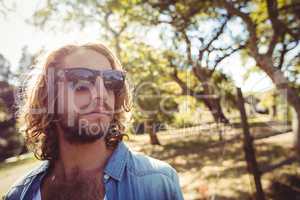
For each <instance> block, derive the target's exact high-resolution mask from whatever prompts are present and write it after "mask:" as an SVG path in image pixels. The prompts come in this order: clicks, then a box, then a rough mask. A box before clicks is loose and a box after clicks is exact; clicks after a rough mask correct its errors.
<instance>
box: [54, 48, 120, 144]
mask: <svg viewBox="0 0 300 200" xmlns="http://www.w3.org/2000/svg"><path fill="white" fill-rule="evenodd" d="M63 61H64V62H63V64H62V66H63V67H62V68H64V69H68V68H69V69H70V68H89V69H92V70H109V69H112V66H111V64H110V62H109V61H108V59H107V58H106V57H105V56H104V55H102V54H100V53H98V52H96V51H94V50H89V49H80V50H77V51H75V52H74V53H72V54H70V55H68V56H66V57H65V58H64V60H63ZM56 84H58V101H57V103H58V114H59V116H60V118H61V121H60V122H59V124H60V126H61V127H62V129H63V132H64V135H63V136H64V138H65V139H66V140H67V141H68V142H71V143H72V142H77V143H84V142H93V141H95V140H97V139H99V138H101V137H103V135H105V133H106V131H107V130H108V128H109V125H110V122H111V121H112V118H113V111H114V105H115V95H114V92H113V91H112V90H109V89H107V88H105V86H104V82H103V79H102V77H101V76H98V77H97V79H96V81H95V83H90V82H87V81H78V82H77V83H74V82H71V81H59V82H58V83H56ZM80 88H85V89H80Z"/></svg>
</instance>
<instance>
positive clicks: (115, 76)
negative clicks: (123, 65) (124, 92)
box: [103, 71, 125, 90]
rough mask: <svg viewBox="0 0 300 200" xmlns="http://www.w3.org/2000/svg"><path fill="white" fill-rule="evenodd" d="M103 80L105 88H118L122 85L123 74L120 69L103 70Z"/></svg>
mask: <svg viewBox="0 0 300 200" xmlns="http://www.w3.org/2000/svg"><path fill="white" fill-rule="evenodd" d="M103 80H104V85H105V87H106V88H107V89H111V90H120V89H122V88H123V86H124V81H125V74H124V73H123V72H121V71H105V72H104V73H103Z"/></svg>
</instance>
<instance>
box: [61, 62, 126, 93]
mask: <svg viewBox="0 0 300 200" xmlns="http://www.w3.org/2000/svg"><path fill="white" fill-rule="evenodd" d="M57 70H58V72H57V73H56V75H57V76H58V77H59V79H64V80H68V77H67V76H68V75H67V73H68V72H70V71H72V70H84V71H88V72H91V73H92V74H93V80H88V81H90V82H91V83H93V84H94V81H95V80H96V79H97V77H98V76H100V77H101V78H102V79H103V80H104V86H105V88H106V89H108V90H113V91H118V90H121V89H122V88H123V87H124V82H125V80H126V73H127V71H125V70H116V69H105V70H95V69H90V68H84V67H75V68H63V69H62V68H59V69H57ZM114 71H117V72H120V73H121V75H122V76H121V77H122V82H123V87H122V88H120V89H113V88H109V87H107V85H106V84H105V80H106V79H105V76H104V74H105V73H107V72H114ZM81 80H86V79H81ZM70 81H74V80H70Z"/></svg>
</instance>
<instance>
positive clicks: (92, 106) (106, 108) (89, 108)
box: [79, 101, 114, 115]
mask: <svg viewBox="0 0 300 200" xmlns="http://www.w3.org/2000/svg"><path fill="white" fill-rule="evenodd" d="M100 108H101V109H100ZM79 109H80V113H81V114H83V115H84V114H89V113H104V114H112V113H113V111H114V109H113V107H112V106H111V105H109V104H108V103H107V102H106V101H102V102H101V104H100V103H99V101H92V102H91V103H89V104H86V105H83V106H82V107H80V108H79ZM82 111H83V112H82Z"/></svg>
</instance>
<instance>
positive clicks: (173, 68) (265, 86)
mask: <svg viewBox="0 0 300 200" xmlns="http://www.w3.org/2000/svg"><path fill="white" fill-rule="evenodd" d="M0 25H1V26H0V27H1V37H0V44H1V45H0V197H1V196H2V195H4V194H5V193H6V192H7V190H8V188H9V187H10V186H11V185H12V184H13V183H14V182H15V181H16V180H17V179H19V178H20V177H21V176H22V175H24V173H26V171H28V170H30V169H32V168H33V167H34V166H36V165H37V164H38V163H39V161H38V160H36V159H35V158H34V156H33V155H32V154H31V153H30V152H29V151H28V149H27V148H26V146H25V144H24V139H23V137H22V134H21V133H20V131H19V127H20V126H21V125H20V124H18V123H17V121H16V117H15V115H14V112H15V111H16V107H15V106H14V105H15V104H16V102H17V101H18V99H17V94H18V91H19V88H20V86H21V85H22V83H23V79H24V78H22V77H24V76H26V74H28V72H29V71H30V69H32V68H34V67H38V66H39V64H40V60H42V59H43V58H44V56H45V55H46V53H47V52H49V51H51V50H52V49H55V48H58V47H61V46H63V45H65V44H69V43H79V44H81V43H86V42H94V41H100V42H102V43H104V44H106V45H107V46H109V47H110V48H111V49H112V50H113V51H114V53H115V54H116V56H117V57H118V58H119V59H120V60H121V62H122V64H123V67H124V69H126V70H127V71H128V75H129V76H128V78H129V80H130V83H131V86H132V95H133V101H134V110H133V112H132V119H131V121H130V124H129V125H128V134H129V139H128V140H127V141H126V143H127V144H128V145H129V146H130V147H131V148H132V149H133V150H136V151H139V152H141V153H145V154H147V155H150V156H153V157H155V158H158V159H160V160H164V161H166V162H168V163H170V164H171V165H172V166H173V167H174V168H176V170H177V171H178V174H179V178H180V185H181V188H182V191H183V193H184V197H185V199H201V200H206V199H215V200H216V199H225V200H227V199H228V200H229V199H289V200H290V199H299V198H300V178H299V164H298V162H297V156H298V155H299V152H300V148H299V146H300V145H298V143H297V141H298V138H300V123H299V121H300V93H299V92H300V81H299V78H300V76H299V75H300V45H299V40H300V1H299V0H234V1H229V0H213V1H211V0H162V1H159V0H86V1H83V0H69V1H65V0H64V1H61V0H36V1H22V0H0Z"/></svg>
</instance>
